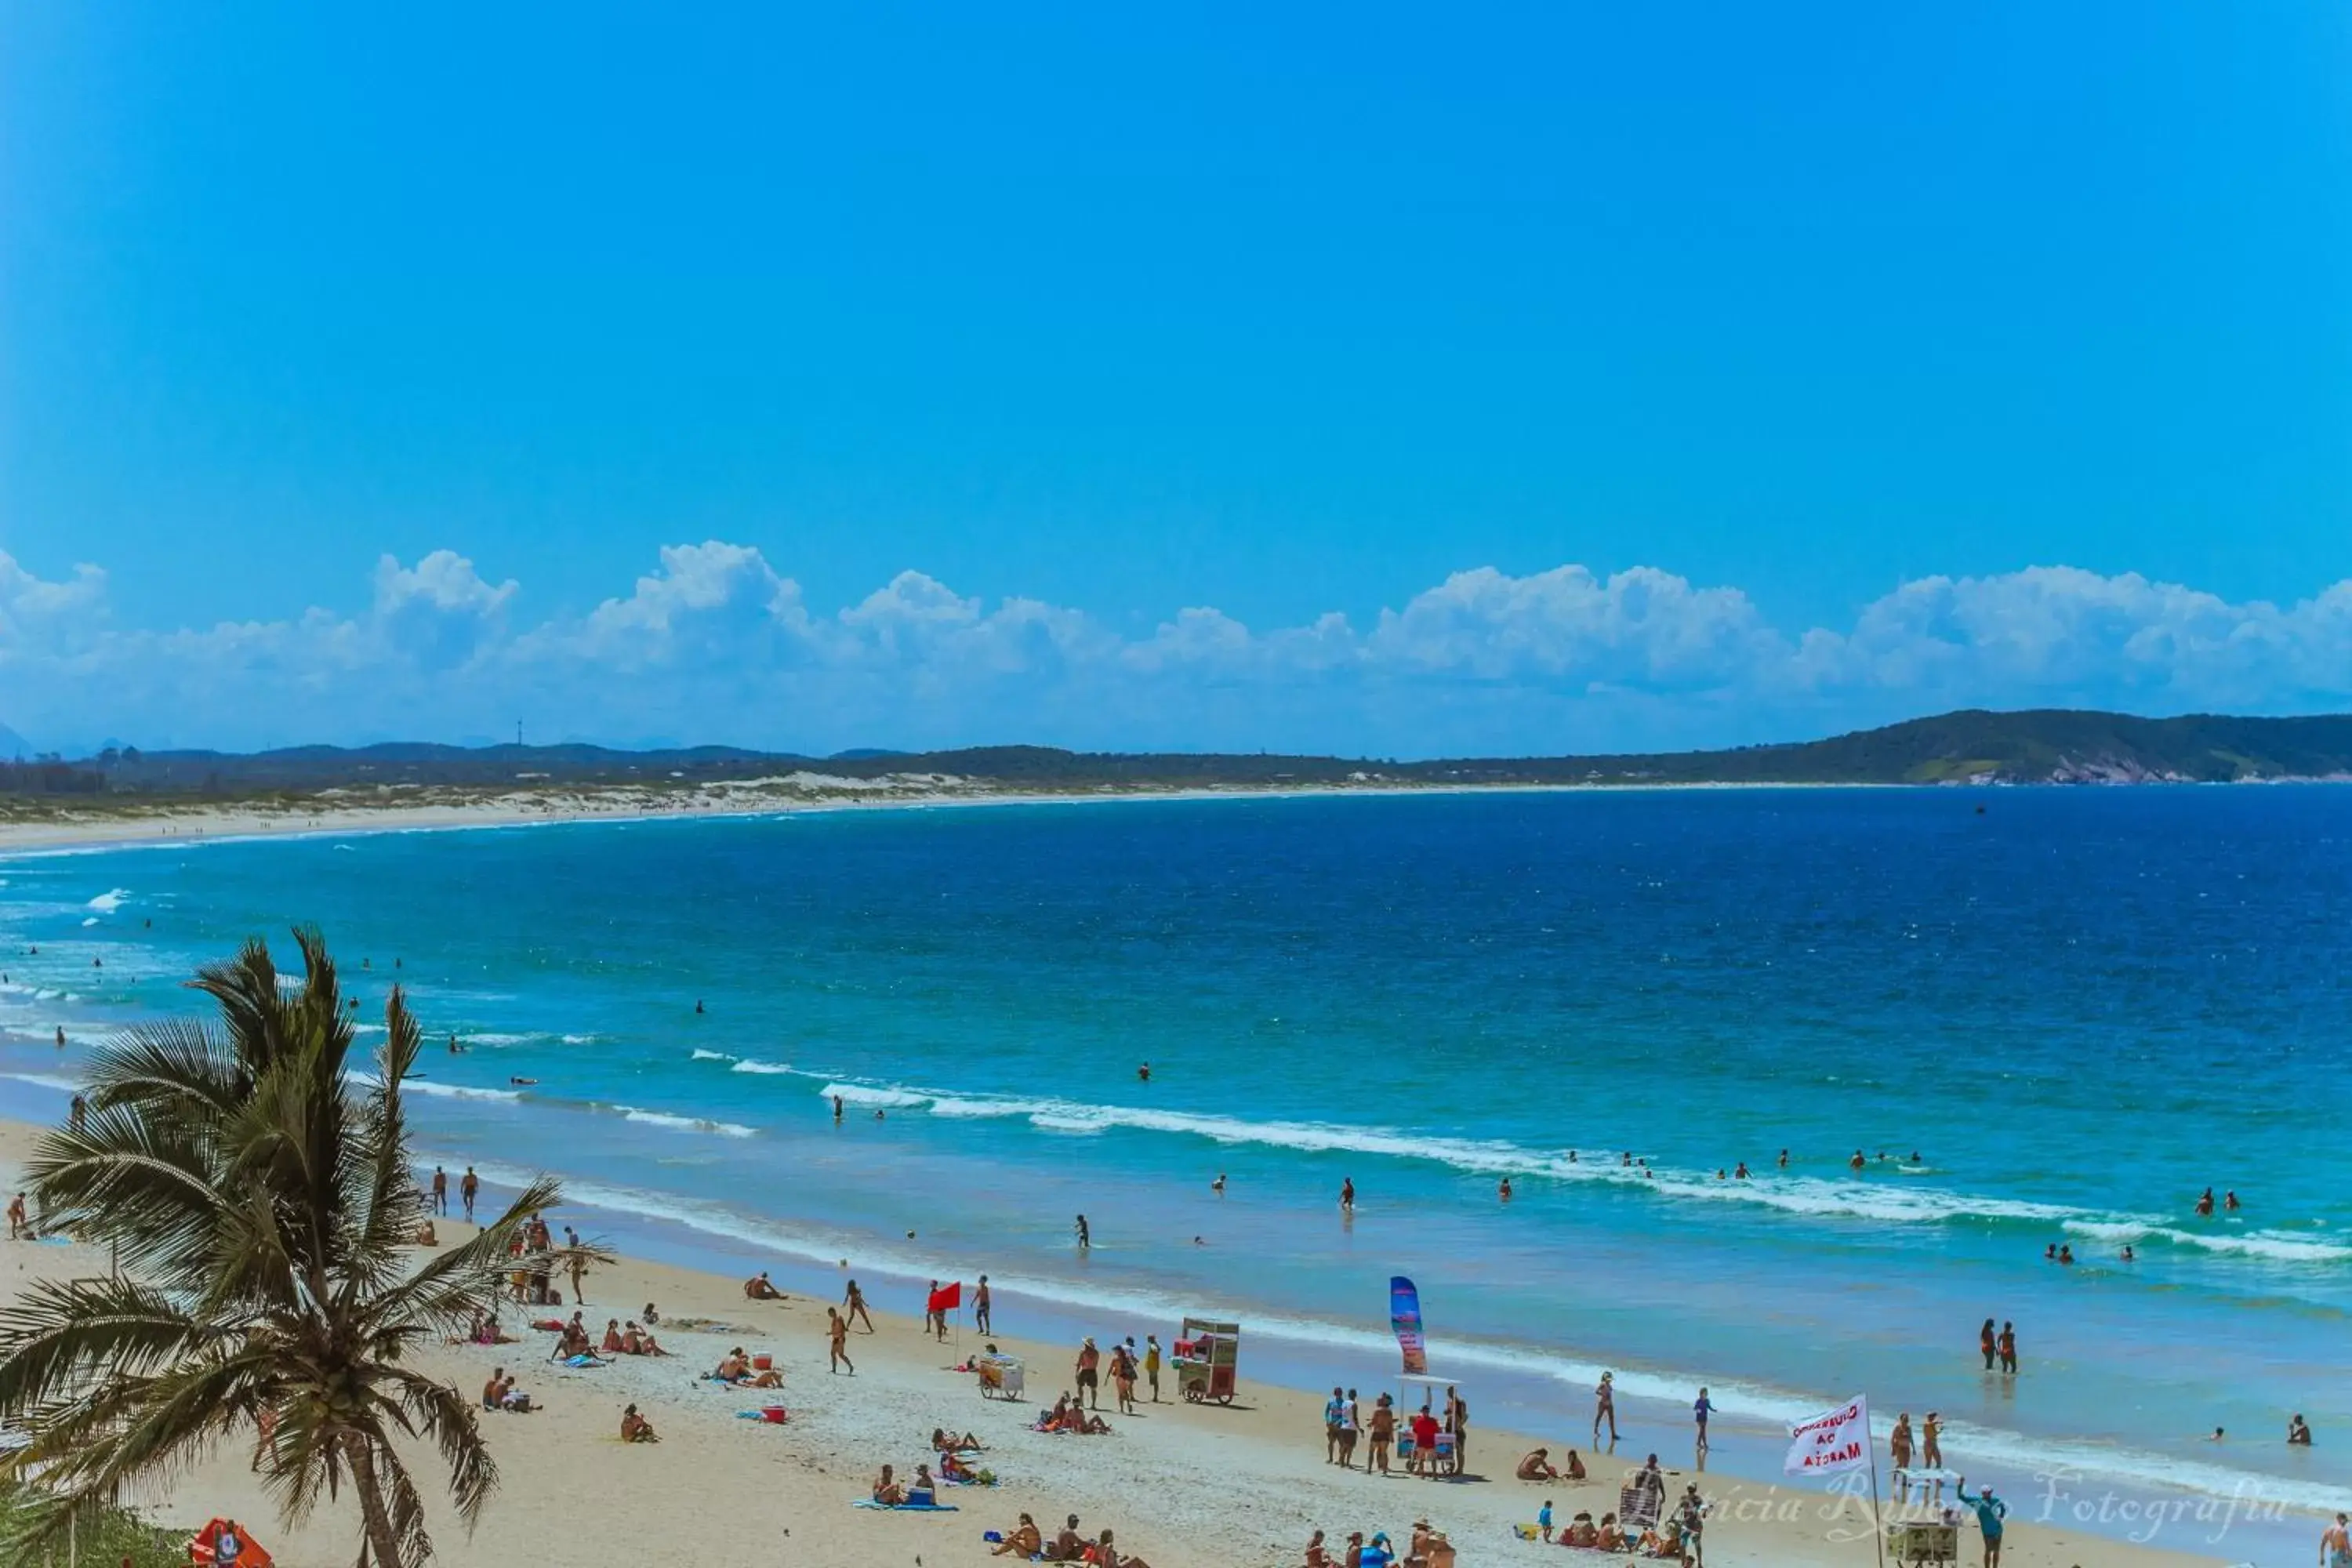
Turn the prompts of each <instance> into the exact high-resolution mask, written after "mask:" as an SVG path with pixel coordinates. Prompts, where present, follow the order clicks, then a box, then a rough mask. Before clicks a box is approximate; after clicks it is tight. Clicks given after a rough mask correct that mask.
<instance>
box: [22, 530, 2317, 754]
mask: <svg viewBox="0 0 2352 1568" xmlns="http://www.w3.org/2000/svg"><path fill="white" fill-rule="evenodd" d="M106 589H107V577H106V574H105V572H104V571H102V570H100V568H99V567H97V566H95V565H82V566H78V567H76V568H75V569H74V570H73V572H72V573H71V574H69V575H68V576H66V577H64V578H62V579H58V580H54V581H50V580H43V579H41V578H39V577H37V576H36V575H34V574H32V573H31V572H29V571H27V570H26V568H24V567H23V566H21V565H20V564H19V563H17V562H16V561H15V560H14V559H12V558H10V557H8V556H6V555H5V554H0V720H5V721H7V722H9V723H12V724H14V725H16V727H17V728H19V729H23V730H26V731H31V732H33V733H36V734H39V735H42V736H44V738H45V739H46V738H47V737H49V736H56V737H58V739H59V741H60V742H61V743H62V742H65V741H67V740H68V739H72V740H94V739H96V738H98V737H100V736H101V735H105V734H118V735H123V736H128V737H131V738H134V739H137V740H139V741H140V742H142V743H145V744H163V743H180V744H220V745H230V746H247V745H257V744H283V743H290V742H297V741H306V740H337V741H350V740H354V739H364V738H381V737H383V736H387V735H404V736H415V737H420V738H461V737H463V736H466V735H468V734H488V733H497V732H503V731H506V730H507V728H508V727H509V726H510V725H511V724H512V723H513V722H514V720H515V718H516V717H517V716H518V715H521V716H525V717H527V718H528V720H529V721H530V725H531V727H532V728H533V729H534V730H536V731H539V732H540V733H542V734H560V733H580V734H596V735H604V736H614V737H631V736H646V735H662V736H667V737H671V738H674V739H678V740H688V741H704V740H711V741H730V742H740V743H747V744H758V745H770V746H778V747H791V748H798V749H804V750H813V751H822V750H829V749H833V748H835V747H838V746H843V745H855V744H889V745H902V746H921V745H935V744H962V743H972V742H992V741H1014V740H1020V741H1038V742H1055V743H1063V744H1076V745H1087V746H1103V747H1132V746H1144V745H1150V746H1158V747H1174V746H1198V747H1259V746H1264V747H1269V748H1283V747H1302V746H1314V747H1318V748H1323V749H1336V750H1344V751H1359V750H1360V751H1368V752H1375V753H1382V754H1389V753H1394V754H1420V753H1427V752H1434V751H1447V752H1475V751H1486V752H1529V751H1555V752H1556V751H1565V750H1577V751H1586V750H1604V749H1610V748H1613V747H1620V746H1642V745H1664V744H1690V745H1700V744H1722V743H1731V742H1743V741H1749V740H1756V739H1763V738H1772V737H1782V736H1790V735H1802V734H1808V733H1813V732H1818V731H1823V730H1829V729H1836V728H1842V727H1849V726H1851V725H1852V724H1854V723H1863V722H1875V721H1882V720H1884V719H1885V718H1887V717H1889V716H1900V715H1901V714H1905V713H1915V712H1927V711H1934V710H1939V709H1942V708H1948V707H1956V706H1961V705H1985V706H2023V705H2046V704H2073V705H2085V706H2091V705H2096V706H2117V707H2126V708H2130V709H2133V710H2140V711H2182V710H2189V709H2191V708H2198V707H2211V708H2237V709H2242V710H2268V711H2279V710H2294V709H2310V708H2315V707H2326V706H2330V705H2336V704H2341V703H2342V702H2344V701H2345V700H2347V698H2352V583H2339V584H2334V585H2332V586H2329V587H2326V588H2325V589H2322V590H2320V591H2319V592H2317V593H2315V594H2314V595H2312V596H2311V597H2310V598H2307V599H2304V600H2301V601H2299V602H2296V603H2294V604H2292V605H2273V604H2269V603H2264V602H2261V601H2248V602H2243V603H2238V602H2232V601H2230V600H2226V599H2223V598H2221V597H2220V596H2218V595H2213V594H2210V593H2206V592H2203V591H2200V590H2198V589H2194V588H2190V587H2186V586H2183V585H2180V584H2166V583H2157V582H2151V581H2149V580H2147V578H2144V577H2141V576H2139V575H2137V574H2129V573H2126V574H2121V575H2117V576H2112V577H2110V576H2102V575H2100V574H2095V573H2091V572H2084V571H2080V570H2077V569H2074V568H2070V567H2063V566H2057V567H2033V568H2029V569H2026V570H2022V571H2019V572H2013V573H2006V574H1996V575H1992V576H1986V577H1961V578H1950V577H1925V578H1921V579H1918V580H1916V581H1914V582H1910V583H1906V584H1902V585H1900V586H1899V587H1897V588H1896V589H1895V590H1894V591H1893V592H1892V593H1890V594H1888V595H1885V597H1883V598H1881V599H1879V600H1877V601H1875V602H1874V603H1872V604H1869V605H1864V606H1863V607H1862V608H1861V609H1860V610H1859V611H1858V612H1857V613H1856V615H1855V616H1854V617H1853V621H1852V624H1851V625H1849V626H1845V627H1843V628H1835V627H1819V626H1817V627H1810V628H1784V627H1778V626H1773V625H1771V624H1770V623H1769V620H1768V619H1767V617H1766V616H1764V614H1763V612H1762V611H1761V610H1760V609H1759V607H1758V605H1756V604H1755V603H1754V602H1753V601H1752V600H1751V599H1749V598H1748V595H1746V594H1745V593H1743V592H1742V591H1741V590H1740V589H1738V588H1737V587H1732V586H1726V585H1711V586H1710V585H1700V584H1693V583H1692V582H1691V581H1689V580H1688V579H1686V578H1684V577H1681V576H1677V575H1675V574H1672V573H1669V572H1665V571H1662V570H1659V569H1657V568H1654V567H1634V568H1631V569H1628V570H1626V571H1622V572H1618V573H1615V574H1611V575H1609V576H1606V577H1602V576H1600V575H1598V574H1594V573H1592V572H1590V571H1588V570H1586V569H1585V568H1583V567H1581V566H1575V565H1568V566H1561V567H1558V568H1556V569H1554V570H1551V571H1548V572H1541V573H1536V574H1529V575H1526V576H1512V575H1510V574H1506V573H1503V572H1499V571H1496V570H1495V569H1494V568H1492V567H1479V568H1476V569H1474V570H1468V571H1464V572H1458V573H1455V574H1453V575H1452V576H1450V577H1448V578H1447V579H1446V580H1445V581H1444V582H1443V583H1440V584H1436V585H1434V586H1433V587H1431V588H1428V589H1426V590H1424V591H1423V592H1422V593H1419V594H1417V595H1413V596H1412V597H1411V598H1409V599H1407V600H1405V601H1404V602H1403V604H1402V605H1401V606H1400V607H1397V608H1393V609H1389V610H1383V611H1381V613H1380V614H1379V616H1377V617H1376V618H1375V619H1374V620H1373V622H1372V624H1371V625H1370V627H1369V628H1368V629H1360V628H1359V627H1357V626H1354V625H1351V624H1350V623H1349V620H1348V619H1347V617H1345V616H1340V615H1338V614H1325V615H1321V616H1316V617H1314V618H1312V619H1309V620H1307V621H1306V622H1304V623H1302V624H1299V625H1296V626H1276V627H1270V628H1265V629H1258V628H1254V627H1252V626H1247V625H1244V623H1243V622H1241V621H1240V620H1238V619H1236V618H1234V616H1228V615H1226V614H1224V613H1223V612H1222V611H1220V610H1217V609H1215V608H1213V607H1211V606H1207V605H1193V606H1190V607H1187V608H1183V609H1181V610H1178V611H1176V612H1175V613H1174V614H1172V615H1171V616H1170V617H1169V618H1168V619H1167V620H1166V621H1165V622H1163V623H1161V624H1160V626H1157V627H1155V628H1154V629H1153V630H1151V631H1150V632H1149V633H1148V634H1144V635H1140V636H1128V635H1123V634H1121V633H1118V632H1116V631H1114V630H1113V629H1111V628H1110V627H1109V626H1107V625H1106V624H1105V623H1104V622H1102V621H1100V620H1098V619H1097V618H1096V617H1094V616H1090V615H1088V614H1087V613H1086V612H1085V611H1083V610H1081V609H1076V608H1073V607H1068V606H1063V605H1050V604H1046V603H1045V602H1042V601H1039V600H1035V599H1030V598H1023V597H1013V598H1008V599H1005V600H1003V601H1000V602H997V603H995V604H994V605H991V604H989V603H988V602H986V601H984V600H982V599H981V598H978V597H973V596H969V595H961V594H959V593H957V592H956V591H955V590H954V589H953V588H951V587H950V586H949V585H948V584H943V583H941V582H940V581H939V580H937V579H936V578H933V577H930V576H928V575H926V574H923V573H920V572H916V571H908V572H902V573H900V574H898V576H897V577H894V578H893V579H891V580H890V581H889V582H888V583H887V584H883V585H882V586H881V587H879V588H877V589H876V590H875V591H874V592H873V593H871V594H869V595H866V597H864V598H862V599H859V600H857V601H856V602H854V603H852V604H850V605H845V606H843V607H841V608H839V609H838V610H836V611H833V612H831V613H823V614H820V613H813V612H812V611H811V609H810V608H809V606H808V605H807V603H806V599H805V595H803V591H802V589H801V587H800V585H799V584H797V583H795V582H794V581H793V579H792V578H790V577H788V576H785V575H783V574H781V573H780V572H778V571H777V570H776V568H775V567H774V566H773V565H772V563H770V562H769V561H768V560H767V559H766V557H765V556H764V555H763V554H762V553H761V552H760V551H758V550H757V549H754V548H751V547H750V546H747V545H740V544H732V543H729V542H723V541H719V540H710V541H706V542H703V543H700V544H678V545H670V546H667V547H665V548H664V549H663V550H662V551H661V552H660V559H659V563H658V565H657V567H656V570H655V571H654V572H652V573H650V574H647V575H646V576H643V577H640V578H639V579H638V580H637V581H636V583H635V586H634V588H633V589H632V591H631V592H630V593H629V594H627V595H625V596H616V597H614V598H610V599H607V600H605V601H604V602H603V603H602V604H600V605H597V606H596V607H595V608H594V609H593V610H591V611H589V612H588V613H587V614H585V615H582V616H572V617H560V618H555V619H550V620H545V621H541V622H539V623H538V624H535V625H528V626H518V625H517V624H516V621H517V611H518V608H519V606H520V600H521V595H522V590H521V587H520V584H517V583H515V582H513V581H511V580H508V581H502V582H498V583H493V582H491V581H490V580H488V579H487V578H485V577H484V576H483V575H482V574H480V573H479V572H478V570H477V569H476V567H475V564H474V563H473V562H471V561H470V560H467V558H466V557H464V556H461V555H459V554H457V553H456V552H452V551H446V550H442V551H436V552H433V553H431V554H429V555H426V556H425V557H424V558H423V559H421V560H419V561H417V562H416V563H415V564H414V565H406V564H404V563H401V562H400V561H398V560H396V559H394V557H391V556H385V557H383V559H382V560H381V561H379V562H378V563H377V564H376V568H375V572H374V576H373V596H372V598H371V600H370V603H369V605H368V607H367V609H366V610H365V611H363V612H362V613H361V614H359V615H356V616H339V615H336V614H332V613H331V612H329V611H326V610H323V609H318V608H310V609H290V608H289V613H288V615H287V616H285V617H284V618H283V619H279V620H265V621H254V622H238V623H229V624H223V625H219V626H211V627H209V628H170V627H163V628H132V629H123V630H118V629H116V628H114V627H113V626H111V624H110V621H109V619H108V610H107V603H106Z"/></svg>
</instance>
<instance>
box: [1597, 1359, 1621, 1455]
mask: <svg viewBox="0 0 2352 1568" xmlns="http://www.w3.org/2000/svg"><path fill="white" fill-rule="evenodd" d="M1603 1421H1606V1422H1608V1423H1609V1441H1610V1444H1611V1445H1612V1447H1613V1446H1614V1445H1615V1444H1616V1441H1617V1374H1616V1373H1610V1372H1604V1373H1601V1386H1600V1387H1598V1388H1596V1389H1594V1390H1593V1391H1592V1446H1593V1447H1596V1448H1597V1447H1600V1446H1601V1423H1602V1422H1603Z"/></svg>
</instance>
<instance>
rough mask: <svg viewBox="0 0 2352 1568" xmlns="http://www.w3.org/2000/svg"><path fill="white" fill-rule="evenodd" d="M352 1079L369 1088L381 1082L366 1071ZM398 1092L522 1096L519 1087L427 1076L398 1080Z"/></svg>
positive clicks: (461, 1097) (447, 1097)
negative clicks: (480, 1085)
mask: <svg viewBox="0 0 2352 1568" xmlns="http://www.w3.org/2000/svg"><path fill="white" fill-rule="evenodd" d="M352 1082H354V1083H360V1084H364V1085H366V1086H367V1087H368V1088H370V1089H375V1088H378V1087H379V1086H381V1085H382V1083H383V1079H380V1078H378V1077H376V1076H375V1075H374V1074H373V1073H366V1072H355V1073H353V1074H352ZM400 1092H401V1093H403V1094H429V1095H432V1096H433V1097H435V1098H436V1099H438V1100H520V1099H521V1098H522V1090H520V1089H478V1088H476V1087H475V1086H474V1085H472V1084H467V1083H443V1082H442V1081H441V1080H440V1079H429V1078H404V1079H401V1080H400Z"/></svg>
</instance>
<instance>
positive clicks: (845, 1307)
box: [841, 1279, 874, 1334]
mask: <svg viewBox="0 0 2352 1568" xmlns="http://www.w3.org/2000/svg"><path fill="white" fill-rule="evenodd" d="M841 1305H842V1313H841V1331H842V1332H843V1333H847V1332H848V1331H849V1325H850V1324H851V1323H854V1322H856V1321H857V1320H858V1319H860V1318H863V1319H865V1320H866V1332H867V1333H869V1334H870V1333H872V1332H873V1331H874V1314H873V1313H871V1312H869V1311H867V1310H866V1292H865V1291H863V1290H860V1289H858V1288H857V1281H856V1280H855V1279H852V1280H851V1281H850V1282H849V1289H846V1290H845V1291H843V1292H842V1295H841Z"/></svg>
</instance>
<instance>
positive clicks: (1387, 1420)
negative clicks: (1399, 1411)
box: [1364, 1394, 1396, 1476]
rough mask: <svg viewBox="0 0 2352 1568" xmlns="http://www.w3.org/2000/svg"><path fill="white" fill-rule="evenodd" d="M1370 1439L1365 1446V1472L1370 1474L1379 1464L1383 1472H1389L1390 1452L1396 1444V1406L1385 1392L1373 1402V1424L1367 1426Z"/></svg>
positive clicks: (1385, 1473)
mask: <svg viewBox="0 0 2352 1568" xmlns="http://www.w3.org/2000/svg"><path fill="white" fill-rule="evenodd" d="M1366 1434H1367V1437H1368V1439H1369V1440H1368V1441H1367V1443H1366V1445H1365V1447H1364V1474H1366V1475H1368V1476H1369V1475H1370V1474H1371V1473H1372V1467H1373V1466H1374V1465H1378V1466H1380V1468H1381V1474H1382V1475H1384V1476H1385V1475H1387V1474H1388V1473H1389V1452H1390V1450H1391V1449H1392V1448H1393V1447H1395V1446H1396V1406H1395V1405H1391V1404H1390V1403H1389V1396H1388V1395H1387V1394H1381V1396H1380V1398H1378V1399H1376V1400H1374V1401H1373V1402H1372V1420H1371V1425H1370V1426H1369V1427H1367V1428H1366Z"/></svg>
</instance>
